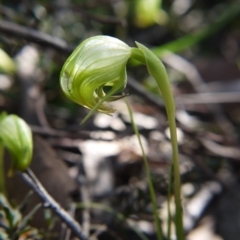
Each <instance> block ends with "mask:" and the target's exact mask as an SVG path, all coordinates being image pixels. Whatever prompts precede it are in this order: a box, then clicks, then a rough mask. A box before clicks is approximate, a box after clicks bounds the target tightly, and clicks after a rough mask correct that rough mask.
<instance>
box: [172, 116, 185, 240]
mask: <svg viewBox="0 0 240 240" xmlns="http://www.w3.org/2000/svg"><path fill="white" fill-rule="evenodd" d="M168 122H169V128H170V134H171V143H172V151H173V156H172V158H173V159H172V163H173V176H174V183H173V184H174V197H175V208H176V210H175V211H176V216H175V225H176V234H177V240H183V239H184V232H183V220H182V202H181V182H180V172H179V163H178V144H177V132H176V122H175V114H174V113H172V112H171V113H169V112H168Z"/></svg>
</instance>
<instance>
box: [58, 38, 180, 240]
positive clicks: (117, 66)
mask: <svg viewBox="0 0 240 240" xmlns="http://www.w3.org/2000/svg"><path fill="white" fill-rule="evenodd" d="M136 45H137V48H131V47H129V46H128V45H127V44H125V43H124V42H122V41H120V40H118V39H116V38H113V37H109V36H95V37H91V38H89V39H87V40H85V41H83V42H82V43H81V44H80V45H79V46H78V47H77V48H76V49H75V51H74V52H73V53H72V54H71V56H70V57H69V58H68V59H67V61H66V62H65V64H64V66H63V68H62V71H61V75H60V83H61V88H62V90H63V92H64V93H65V95H66V96H67V97H68V98H69V99H71V100H72V101H74V102H76V103H78V104H80V105H82V106H84V107H86V108H89V109H91V111H90V112H89V113H88V115H87V116H86V117H85V118H84V119H83V121H82V123H84V122H85V121H86V120H87V119H89V117H91V115H92V114H93V113H94V112H95V111H98V112H102V113H105V114H111V113H113V112H114V111H115V109H113V108H112V107H111V106H110V105H109V104H108V102H111V101H115V100H117V99H120V98H122V97H123V96H124V95H115V94H116V93H118V92H121V91H122V90H123V89H124V88H125V87H126V84H127V74H126V65H127V62H128V61H129V60H130V59H133V60H137V61H139V62H141V63H142V64H144V65H146V67H147V69H148V72H149V74H150V75H151V76H152V77H153V78H154V79H155V80H156V82H157V84H158V86H159V89H160V91H161V93H162V97H163V99H164V102H165V105H166V111H167V116H168V122H169V127H170V133H171V143H172V150H173V171H174V195H175V206H176V217H175V223H176V235H177V239H178V240H182V239H184V235H183V224H182V205H181V196H180V174H179V165H178V145H177V134H176V122H175V103H174V99H173V95H172V91H171V87H170V84H169V80H168V76H167V72H166V69H165V67H164V65H163V64H162V62H161V61H160V60H159V59H158V58H157V57H156V55H154V54H153V53H152V52H151V51H150V50H149V49H148V48H146V47H145V46H144V45H142V44H140V43H136ZM106 87H108V89H109V88H110V90H108V91H105V89H106Z"/></svg>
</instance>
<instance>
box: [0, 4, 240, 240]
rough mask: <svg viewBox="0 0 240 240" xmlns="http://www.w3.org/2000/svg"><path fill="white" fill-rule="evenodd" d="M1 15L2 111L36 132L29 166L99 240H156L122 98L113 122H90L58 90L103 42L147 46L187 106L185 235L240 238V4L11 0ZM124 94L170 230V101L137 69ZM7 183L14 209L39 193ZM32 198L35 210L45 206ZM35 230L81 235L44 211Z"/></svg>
mask: <svg viewBox="0 0 240 240" xmlns="http://www.w3.org/2000/svg"><path fill="white" fill-rule="evenodd" d="M0 15H1V19H0V33H1V34H0V112H3V111H7V112H8V113H14V114H17V115H19V116H20V117H22V118H23V119H25V120H26V122H27V123H28V124H29V125H30V126H31V128H32V131H33V132H34V147H35V149H34V157H33V163H32V166H31V169H32V170H33V172H34V173H35V174H36V175H37V177H38V178H39V179H40V181H41V182H42V183H43V184H44V186H45V187H46V189H47V190H48V191H49V192H50V193H51V195H52V196H53V197H54V198H55V199H56V200H57V201H58V202H60V203H61V205H62V206H63V207H65V208H66V209H67V210H69V211H70V212H71V214H72V215H73V216H74V217H75V218H76V219H77V220H78V221H79V222H80V223H81V224H82V226H83V230H84V233H85V234H86V235H88V236H89V239H99V240H101V239H110V240H111V239H114V240H115V239H116V240H118V239H126V240H127V239H131V240H135V239H136V240H138V239H149V240H150V239H156V235H155V230H154V223H153V215H152V208H151V203H150V197H149V192H148V186H147V180H146V174H145V170H144V165H143V160H142V157H141V151H140V148H139V146H138V142H137V138H136V137H135V135H134V132H133V130H132V127H131V123H130V118H129V116H128V113H127V107H126V105H125V103H124V101H123V100H119V101H116V102H113V103H112V105H113V106H114V107H115V108H116V109H117V110H116V113H114V114H113V116H112V117H111V116H107V115H103V114H98V113H96V114H95V115H94V116H93V117H92V118H91V119H90V120H88V122H87V123H85V124H84V125H81V126H80V125H79V123H80V122H81V120H82V119H83V117H84V116H86V114H87V113H88V110H86V109H84V108H83V107H81V106H78V105H76V104H75V103H73V102H71V101H69V100H68V99H67V98H66V97H65V96H64V95H63V93H62V91H61V89H60V84H59V75H60V71H61V68H62V66H63V64H64V62H65V61H66V59H67V58H68V56H69V55H70V54H71V52H72V51H73V50H74V48H75V47H76V46H78V44H80V43H81V42H82V41H83V40H85V39H86V38H88V37H91V36H95V35H109V36H113V37H117V38H119V39H121V40H123V41H124V42H126V43H127V44H128V45H130V46H135V41H137V42H140V43H142V44H144V45H145V46H147V47H149V48H150V49H151V50H152V51H153V52H154V53H155V54H156V55H157V56H158V57H159V58H160V59H161V60H162V61H163V63H164V65H165V66H166V68H167V71H168V74H169V79H170V82H171V85H172V90H173V92H174V96H175V101H176V106H177V109H176V120H177V126H178V141H179V149H180V157H179V161H180V170H181V177H182V200H183V204H184V228H185V231H186V236H187V237H186V238H187V239H188V240H198V239H204V240H236V239H237V238H238V237H237V236H239V235H240V205H239V202H240V194H239V192H240V183H239V180H240V179H239V177H240V104H239V102H240V3H239V1H234V0H232V1H231V0H218V1H215V0H212V1H207V0H202V1H197V0H162V1H161V0H58V1H57V0H55V1H45V0H42V1H40V0H31V1H30V0H29V1H27V0H25V1H24V0H22V1H19V0H18V1H16V0H7V1H5V0H2V1H1V3H0ZM124 93H126V94H129V96H128V97H127V98H128V100H129V101H130V103H131V107H132V108H133V111H134V119H135V121H136V124H137V126H138V128H139V131H140V134H141V137H142V140H143V143H144V147H145V151H146V153H147V158H148V161H149V164H150V168H151V173H152V177H153V181H154V186H155V191H156V195H157V201H158V206H159V216H160V218H161V220H162V226H163V231H164V232H166V224H167V209H166V205H167V191H168V181H169V177H168V173H169V166H170V163H171V145H170V141H169V130H168V123H167V118H166V112H165V108H164V102H163V100H162V98H161V94H160V93H159V90H158V88H157V85H156V83H155V81H154V79H152V78H151V77H150V76H149V75H148V73H147V71H146V69H145V67H143V66H139V65H136V64H135V63H132V62H130V63H129V64H128V85H127V88H126V89H125V90H124ZM8 162H9V159H8V156H6V164H5V165H7V164H8ZM6 172H7V166H6ZM6 185H7V187H8V200H9V202H11V204H12V206H18V204H19V203H20V202H21V201H22V200H23V199H24V197H25V196H26V194H27V192H28V191H29V189H28V188H27V187H26V186H25V185H26V184H25V183H24V182H22V180H21V179H19V178H18V177H17V176H15V177H13V178H8V177H6ZM31 199H32V200H31V203H29V206H35V205H36V204H37V202H38V201H39V200H38V199H37V197H35V196H33V197H32V198H31ZM86 204H88V205H87V206H86ZM28 208H31V207H28ZM22 214H23V215H24V214H25V213H22ZM40 219H42V220H40ZM29 224H30V225H31V226H34V227H36V229H37V231H38V232H39V234H40V235H41V236H44V239H54V238H55V239H73V237H74V236H70V234H69V230H68V229H66V227H64V226H63V225H61V224H60V221H59V220H57V219H56V218H55V217H54V215H53V214H51V213H50V212H49V211H48V210H47V209H40V210H38V212H37V214H36V215H34V216H33V218H32V221H31V222H30V223H29ZM173 228H174V226H173ZM59 229H60V230H59ZM0 231H1V227H0ZM40 235H39V236H38V237H39V238H40ZM39 238H31V239H39ZM21 239H29V238H27V237H26V238H21ZM172 239H176V238H175V235H174V229H173V231H172Z"/></svg>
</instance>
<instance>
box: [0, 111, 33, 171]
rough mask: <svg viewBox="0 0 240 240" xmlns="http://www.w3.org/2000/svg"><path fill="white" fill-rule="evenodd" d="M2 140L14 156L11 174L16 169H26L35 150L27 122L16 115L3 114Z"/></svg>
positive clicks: (0, 126) (1, 121) (1, 122)
mask: <svg viewBox="0 0 240 240" xmlns="http://www.w3.org/2000/svg"><path fill="white" fill-rule="evenodd" d="M0 141H1V143H2V144H3V146H4V147H6V149H7V150H8V151H9V152H10V154H11V157H12V167H11V170H10V174H12V173H13V172H14V171H15V170H20V171H24V170H26V169H27V167H28V166H29V165H30V163H31V160H32V152H33V142H32V132H31V129H30V128H29V126H28V125H27V124H26V122H25V121H24V120H22V119H21V118H19V117H18V116H16V115H13V114H11V115H7V116H6V114H2V115H1V116H0Z"/></svg>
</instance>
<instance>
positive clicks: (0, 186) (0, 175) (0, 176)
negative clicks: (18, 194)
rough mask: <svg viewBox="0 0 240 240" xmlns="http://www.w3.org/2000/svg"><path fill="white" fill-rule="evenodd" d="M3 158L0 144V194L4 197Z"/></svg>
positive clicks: (2, 148) (0, 144)
mask: <svg viewBox="0 0 240 240" xmlns="http://www.w3.org/2000/svg"><path fill="white" fill-rule="evenodd" d="M3 156H4V147H3V145H2V143H1V142H0V193H3V194H4V195H6V189H5V178H4V162H3V161H4V159H3Z"/></svg>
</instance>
